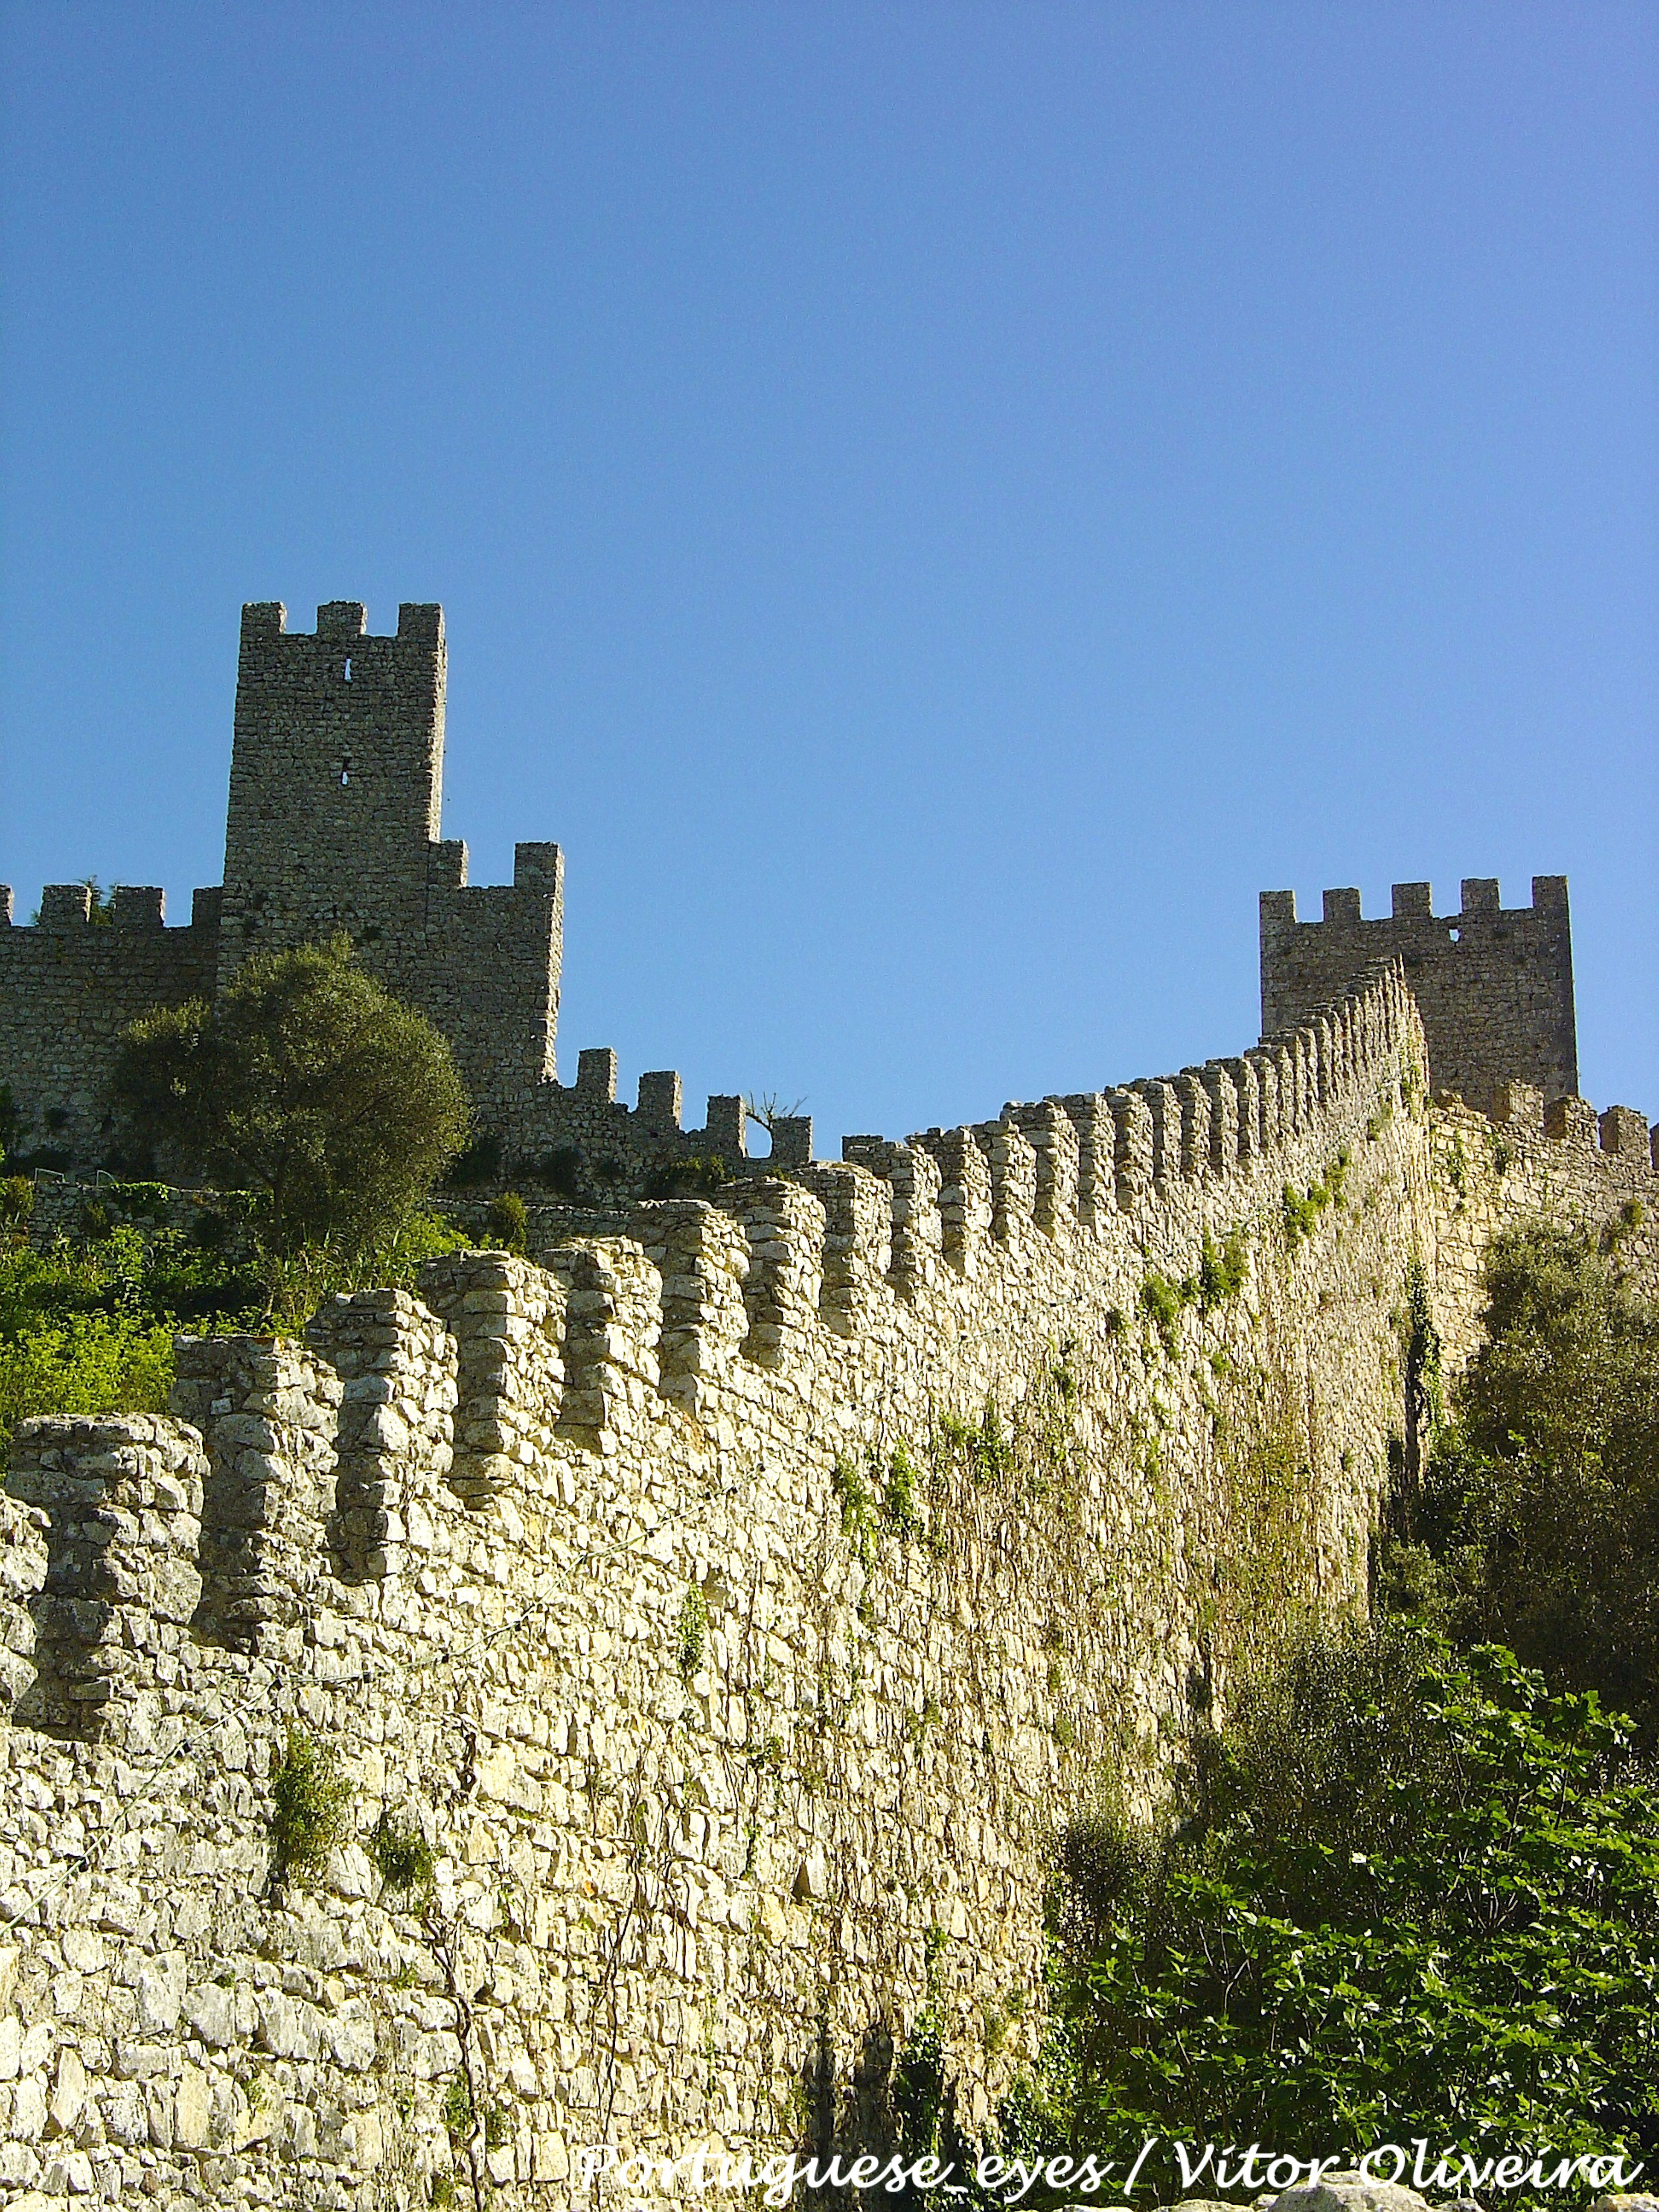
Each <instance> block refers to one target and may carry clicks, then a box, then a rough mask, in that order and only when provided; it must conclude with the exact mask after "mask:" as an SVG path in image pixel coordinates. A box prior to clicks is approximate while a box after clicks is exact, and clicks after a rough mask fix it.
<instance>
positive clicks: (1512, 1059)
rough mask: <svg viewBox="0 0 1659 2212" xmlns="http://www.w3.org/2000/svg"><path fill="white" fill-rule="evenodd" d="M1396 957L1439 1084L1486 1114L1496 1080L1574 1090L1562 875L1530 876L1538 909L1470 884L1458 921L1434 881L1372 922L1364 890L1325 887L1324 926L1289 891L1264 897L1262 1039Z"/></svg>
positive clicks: (1403, 891)
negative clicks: (1303, 914) (1302, 915)
mask: <svg viewBox="0 0 1659 2212" xmlns="http://www.w3.org/2000/svg"><path fill="white" fill-rule="evenodd" d="M1390 958H1396V959H1398V960H1399V961H1400V963H1401V969H1402V972H1403V974H1404V976H1405V980H1406V981H1407V984H1408V985H1409V986H1410V987H1411V991H1412V994H1413V997H1414V998H1415V999H1416V1000H1417V1002H1418V1006H1419V1009H1420V1011H1421V1013H1422V1017H1423V1026H1424V1030H1425V1034H1426V1036H1427V1039H1428V1049H1429V1061H1430V1066H1431V1072H1432V1078H1433V1081H1434V1083H1435V1085H1436V1086H1437V1088H1439V1089H1442V1090H1445V1091H1456V1092H1457V1093H1458V1094H1459V1095H1460V1096H1462V1097H1465V1098H1467V1099H1468V1100H1469V1101H1470V1102H1471V1103H1473V1104H1475V1105H1478V1106H1481V1107H1484V1106H1485V1105H1486V1102H1487V1100H1488V1098H1489V1097H1491V1096H1492V1092H1493V1091H1494V1089H1495V1088H1496V1086H1497V1085H1499V1084H1500V1083H1504V1082H1510V1081H1513V1082H1524V1083H1532V1084H1535V1085H1537V1086H1538V1087H1539V1088H1540V1089H1541V1091H1543V1092H1544V1093H1545V1095H1546V1096H1547V1097H1552V1098H1555V1097H1571V1096H1573V1095H1574V1094H1576V1092H1577V1088H1578V1049H1577V1024H1576V1019H1575V1015H1574V1008H1573V990H1572V939H1571V921H1570V917H1569V914H1568V906H1567V879H1566V878H1565V876H1534V878H1533V882H1532V904H1531V905H1530V906H1528V907H1505V906H1504V905H1503V904H1502V903H1501V902H1500V899H1499V895H1498V882H1497V879H1496V878H1493V877H1484V876H1470V877H1466V878H1464V880H1463V883H1462V893H1461V904H1460V907H1459V910H1458V912H1457V913H1456V914H1455V915H1442V916H1438V917H1437V916H1436V915H1435V914H1434V912H1433V902H1432V893H1431V887H1430V886H1429V885H1428V884H1395V886H1394V890H1393V898H1392V912H1391V913H1390V914H1389V915H1388V916H1386V917H1377V918H1373V919H1371V920H1369V921H1368V920H1366V919H1365V918H1364V915H1362V913H1361V910H1360V899H1359V893H1358V891H1357V890H1352V889H1348V890H1328V891H1327V892H1326V893H1325V895H1324V901H1323V912H1322V917H1321V919H1320V920H1319V921H1299V920H1298V919H1297V911H1296V894H1295V892H1294V891H1263V892H1262V894H1261V1031H1262V1035H1263V1036H1264V1037H1269V1036H1275V1035H1277V1034H1278V1033H1279V1031H1280V1030H1286V1029H1291V1028H1294V1027H1295V1026H1296V1024H1298V1023H1299V1022H1303V1021H1305V1020H1306V1019H1308V1018H1309V1017H1310V1015H1312V1014H1313V1013H1315V1012H1316V1011H1317V1010H1318V1008H1319V1007H1320V1006H1322V1005H1324V1004H1325V1003H1327V1002H1328V1000H1331V999H1333V998H1334V997H1335V996H1337V995H1338V994H1340V992H1342V991H1343V990H1346V988H1348V987H1350V986H1351V985H1352V983H1353V981H1355V979H1356V977H1357V976H1358V975H1363V974H1364V972H1365V971H1366V969H1368V967H1369V966H1370V965H1371V964H1372V963H1375V962H1376V961H1377V960H1379V959H1390Z"/></svg>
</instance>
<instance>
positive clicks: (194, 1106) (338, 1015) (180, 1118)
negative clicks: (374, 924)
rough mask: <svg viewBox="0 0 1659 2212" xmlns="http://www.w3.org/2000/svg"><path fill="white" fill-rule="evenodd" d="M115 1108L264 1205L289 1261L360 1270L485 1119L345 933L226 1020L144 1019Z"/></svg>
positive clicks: (274, 966) (430, 1030)
mask: <svg viewBox="0 0 1659 2212" xmlns="http://www.w3.org/2000/svg"><path fill="white" fill-rule="evenodd" d="M116 1095H117V1099H118V1104H119V1106H120V1108H121V1109H122V1111H123V1113H124V1115H125V1119H126V1121H127V1122H128V1124H129V1126H130V1127H131V1132H132V1133H133V1135H134V1137H135V1138H136V1139H137V1141H138V1142H139V1143H140V1144H141V1145H143V1146H150V1147H153V1148H155V1149H156V1150H159V1151H161V1152H165V1153H167V1154H168V1155H171V1156H174V1157H182V1158H186V1159H188V1160H190V1161H191V1163H192V1164H194V1165H196V1166H197V1167H199V1168H200V1169H201V1170H203V1171H204V1172H205V1173H206V1174H208V1175H210V1176H212V1177H213V1178H214V1179H215V1180H216V1181H217V1182H221V1183H222V1185H224V1186H225V1187H226V1188H233V1189H244V1190H249V1191H252V1192H253V1193H255V1194H258V1198H257V1204H256V1206H255V1212H254V1222H255V1227H256V1231H257V1233H258V1237H259V1238H260V1240H261V1243H262V1244H263V1246H264V1249H266V1251H267V1252H268V1253H269V1254H270V1255H271V1256H272V1257H273V1258H274V1259H275V1260H276V1261H278V1262H282V1261H293V1260H295V1259H296V1258H297V1257H298V1256H299V1255H301V1254H307V1253H309V1254H312V1255H316V1254H323V1255H327V1256H329V1257H330V1258H331V1259H332V1260H333V1261H337V1262H338V1263H339V1264H341V1265H342V1266H343V1267H352V1266H354V1265H356V1264H360V1263H361V1262H362V1261H364V1260H366V1259H368V1258H369V1257H371V1256H373V1255H374V1254H376V1253H378V1252H384V1251H386V1249H389V1248H390V1247H391V1246H392V1244H393V1243H395V1242H396V1240H397V1237H398V1233H399V1231H400V1230H402V1228H403V1227H404V1224H405V1223H406V1222H407V1221H408V1219H409V1217H410V1213H411V1212H412V1211H413V1209H414V1208H415V1207H416V1206H417V1205H418V1204H419V1202H420V1201H421V1200H422V1198H423V1197H424V1196H425V1195H426V1194H427V1192H428V1191H429V1190H430V1188H431V1187H432V1185H433V1183H434V1182H435V1180H436V1179H437V1177H438V1176H440V1175H441V1173H442V1171H443V1170H444V1169H445V1167H446V1166H447V1164H448V1163H449V1162H450V1161H451V1160H452V1159H453V1158H455V1156H456V1155H457V1153H459V1151H460V1150H461V1147H462V1146H463V1145H464V1144H465V1141H466V1137H467V1131H468V1127H469V1123H470V1120H471V1112H470V1109H469V1107H468V1103H467V1098H466V1093H465V1090H464V1089H463V1087H462V1084H461V1079H460V1077H459V1073H457V1071H456V1067H455V1063H454V1060H453V1058H452V1056H451V1054H450V1050H449V1047H448V1045H447V1042H445V1040H444V1038H443V1037H442V1036H441V1035H440V1034H439V1032H438V1031H437V1030H435V1028H434V1027H433V1025H432V1024H431V1023H430V1022H429V1021H428V1019H427V1018H426V1017H425V1015H424V1014H422V1013H420V1012H417V1011H416V1008H414V1007H413V1006H405V1005H404V1004H403V1003H402V1002H401V1001H400V1000H397V999H394V998H393V997H392V995H391V994H390V993H388V992H386V991H385V990H383V989H382V988H381V987H380V985H379V984H378V983H376V982H374V981H373V980H372V979H371V978H370V977H369V976H368V975H364V974H363V972H362V969H360V968H358V967H357V966H356V963H355V962H354V960H353V958H352V954H351V947H350V945H349V941H348V940H347V939H346V938H345V937H343V936H339V937H336V938H335V939H332V941H331V942H330V943H329V944H326V945H301V946H300V947H298V948H296V949H295V950H294V951H287V952H276V953H269V954H265V955H262V956H260V957H256V958H254V959H252V960H250V961H248V962H247V963H246V964H245V965H244V966H243V967H242V968H241V969H240V971H239V972H238V974H237V975H236V978H235V980H234V982H232V983H231V984H230V985H229V986H228V988H227V989H226V990H225V991H223V992H222V994H220V998H219V1002H218V1004H217V1006H216V1007H209V1006H206V1005H205V1004H204V1002H203V1001H201V1000H191V1001H190V1002H189V1003H187V1004H186V1005H185V1006H167V1007H157V1008H155V1010H154V1011H152V1012H149V1013H148V1014H146V1015H144V1016H143V1017H142V1018H140V1019H139V1020H138V1021H137V1022H135V1023H134V1024H132V1026H131V1028H130V1029H129V1030H127V1031H126V1033H125V1036H124V1038H123V1040H122V1044H121V1050H120V1054H119V1059H118V1068H117V1074H116Z"/></svg>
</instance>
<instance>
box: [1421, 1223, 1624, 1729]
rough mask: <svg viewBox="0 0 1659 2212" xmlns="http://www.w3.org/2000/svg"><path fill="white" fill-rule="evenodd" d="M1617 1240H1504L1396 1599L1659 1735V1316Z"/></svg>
mask: <svg viewBox="0 0 1659 2212" xmlns="http://www.w3.org/2000/svg"><path fill="white" fill-rule="evenodd" d="M1605 1241H1606V1243H1607V1248H1608V1249H1602V1247H1601V1246H1600V1245H1597V1244H1595V1243H1591V1242H1590V1241H1589V1239H1588V1238H1586V1237H1583V1236H1579V1235H1576V1234H1572V1233H1570V1232H1566V1231H1561V1230H1559V1229H1555V1228H1552V1227H1548V1226H1544V1225H1534V1226H1533V1227H1530V1228H1527V1229H1523V1230H1520V1231H1513V1232H1511V1233H1510V1234H1509V1235H1507V1236H1505V1237H1501V1238H1499V1239H1498V1241H1497V1242H1496V1243H1495V1244H1494V1246H1493V1248H1492V1254H1491V1256H1490V1258H1489V1259H1488V1261H1487V1265H1486V1294H1487V1304H1486V1313H1485V1316H1484V1322H1485V1340H1484V1341H1483V1343H1482V1344H1481V1346H1480V1349H1479V1350H1478V1351H1477V1352H1476V1353H1475V1355H1474V1358H1473V1359H1472V1360H1471V1361H1470V1363H1469V1364H1468V1368H1467V1370H1465V1372H1464V1374H1463V1376H1462V1378H1461V1379H1460V1381H1459V1383H1457V1385H1456V1387H1455V1390H1454V1392H1453V1414H1454V1418H1453V1420H1452V1422H1451V1423H1450V1425H1449V1426H1448V1427H1447V1428H1446V1429H1445V1430H1444V1431H1443V1432H1442V1433H1441V1435H1440V1436H1439V1437H1438V1438H1437V1443H1436V1445H1435V1449H1434V1450H1433V1452H1432V1454H1431V1457H1430V1462H1429V1466H1428V1469H1427V1472H1426V1474H1425V1481H1424V1486H1423V1494H1422V1498H1421V1501H1420V1504H1419V1522H1418V1528H1419V1535H1420V1537H1421V1540H1422V1545H1421V1549H1420V1550H1418V1551H1412V1550H1407V1551H1404V1552H1402V1553H1395V1555H1393V1556H1392V1557H1391V1558H1390V1560H1389V1595H1391V1597H1392V1598H1393V1599H1394V1600H1395V1601H1396V1602H1399V1601H1405V1602H1407V1603H1410V1602H1412V1601H1419V1602H1426V1603H1427V1605H1428V1606H1429V1607H1430V1609H1431V1611H1433V1612H1435V1613H1437V1617H1438V1618H1439V1619H1440V1620H1441V1621H1442V1622H1443V1625H1444V1626H1445V1627H1446V1628H1447V1629H1448V1630H1449V1632H1450V1633H1451V1635H1452V1636H1453V1637H1454V1638H1455V1639H1456V1640H1458V1641H1459V1642H1462V1643H1467V1644H1474V1643H1483V1642H1486V1641H1496V1642H1502V1643H1504V1644H1509V1645H1510V1646H1511V1647H1512V1648H1513V1649H1514V1650H1515V1651H1516V1653H1518V1655H1519V1656H1521V1657H1522V1659H1523V1660H1524V1661H1525V1662H1527V1663H1528V1665H1530V1666H1534V1667H1539V1668H1542V1670H1543V1671H1544V1674H1545V1675H1546V1676H1547V1679H1548V1680H1550V1681H1551V1682H1552V1683H1553V1684H1555V1685H1557V1686H1560V1687H1564V1688H1570V1689H1578V1690H1595V1691H1596V1692H1599V1693H1600V1695H1601V1699H1602V1700H1603V1701H1604V1703H1606V1704H1607V1705H1611V1706H1613V1707H1615V1708H1617V1709H1619V1710H1620V1711H1626V1712H1628V1713H1630V1714H1632V1716H1633V1717H1634V1718H1635V1720H1636V1723H1637V1728H1638V1741H1640V1742H1641V1743H1642V1744H1643V1745H1644V1747H1647V1748H1650V1749H1651V1748H1652V1747H1654V1746H1655V1744H1656V1741H1659V1310H1656V1308H1655V1307H1654V1306H1653V1305H1652V1304H1650V1303H1648V1302H1647V1301H1645V1300H1644V1299H1643V1298H1641V1297H1638V1295H1637V1294H1636V1293H1635V1292H1634V1291H1633V1290H1632V1286H1631V1285H1630V1284H1629V1283H1628V1281H1627V1280H1626V1279H1625V1278H1624V1275H1623V1273H1622V1271H1621V1269H1620V1265H1619V1260H1618V1239H1617V1237H1616V1236H1615V1237H1611V1238H1609V1239H1607V1240H1605Z"/></svg>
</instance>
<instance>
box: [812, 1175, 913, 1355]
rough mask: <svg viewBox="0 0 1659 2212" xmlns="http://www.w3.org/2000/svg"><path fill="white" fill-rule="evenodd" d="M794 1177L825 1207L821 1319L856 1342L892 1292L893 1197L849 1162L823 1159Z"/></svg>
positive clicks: (880, 1184) (882, 1183)
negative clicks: (856, 1338)
mask: <svg viewBox="0 0 1659 2212" xmlns="http://www.w3.org/2000/svg"><path fill="white" fill-rule="evenodd" d="M795 1172H796V1173H797V1174H798V1175H799V1177H800V1179H801V1181H802V1182H803V1183H804V1184H805V1187H806V1188H807V1189H808V1190H810V1191H811V1193H812V1195H813V1196H814V1197H815V1198H816V1199H817V1200H818V1202H819V1204H820V1205H821V1206H823V1223H824V1227H823V1293H822V1297H821V1299H820V1303H819V1312H820V1315H821V1316H822V1318H823V1323H824V1326H825V1327H826V1328H829V1329H832V1330H834V1331H835V1332H836V1334H837V1335H840V1336H848V1337H856V1336H858V1335H859V1334H860V1331H861V1330H862V1329H864V1328H866V1326H867V1325H868V1323H869V1322H870V1321H871V1319H872V1316H873V1314H874V1313H875V1311H876V1310H878V1306H879V1304H880V1301H881V1299H882V1298H883V1297H884V1295H885V1294H886V1291H887V1276H888V1273H889V1270H890V1268H891V1267H892V1263H893V1210H892V1198H891V1194H890V1191H889V1189H888V1186H887V1185H886V1184H885V1183H884V1182H883V1181H882V1180H881V1178H880V1177H879V1176H874V1175H872V1174H871V1172H870V1170H868V1169H867V1168H863V1167H859V1166H856V1165H854V1164H853V1163H852V1162H851V1161H848V1160H820V1161H817V1162H816V1163H815V1164H812V1165H811V1166H806V1167H801V1168H798V1169H797V1170H795Z"/></svg>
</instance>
